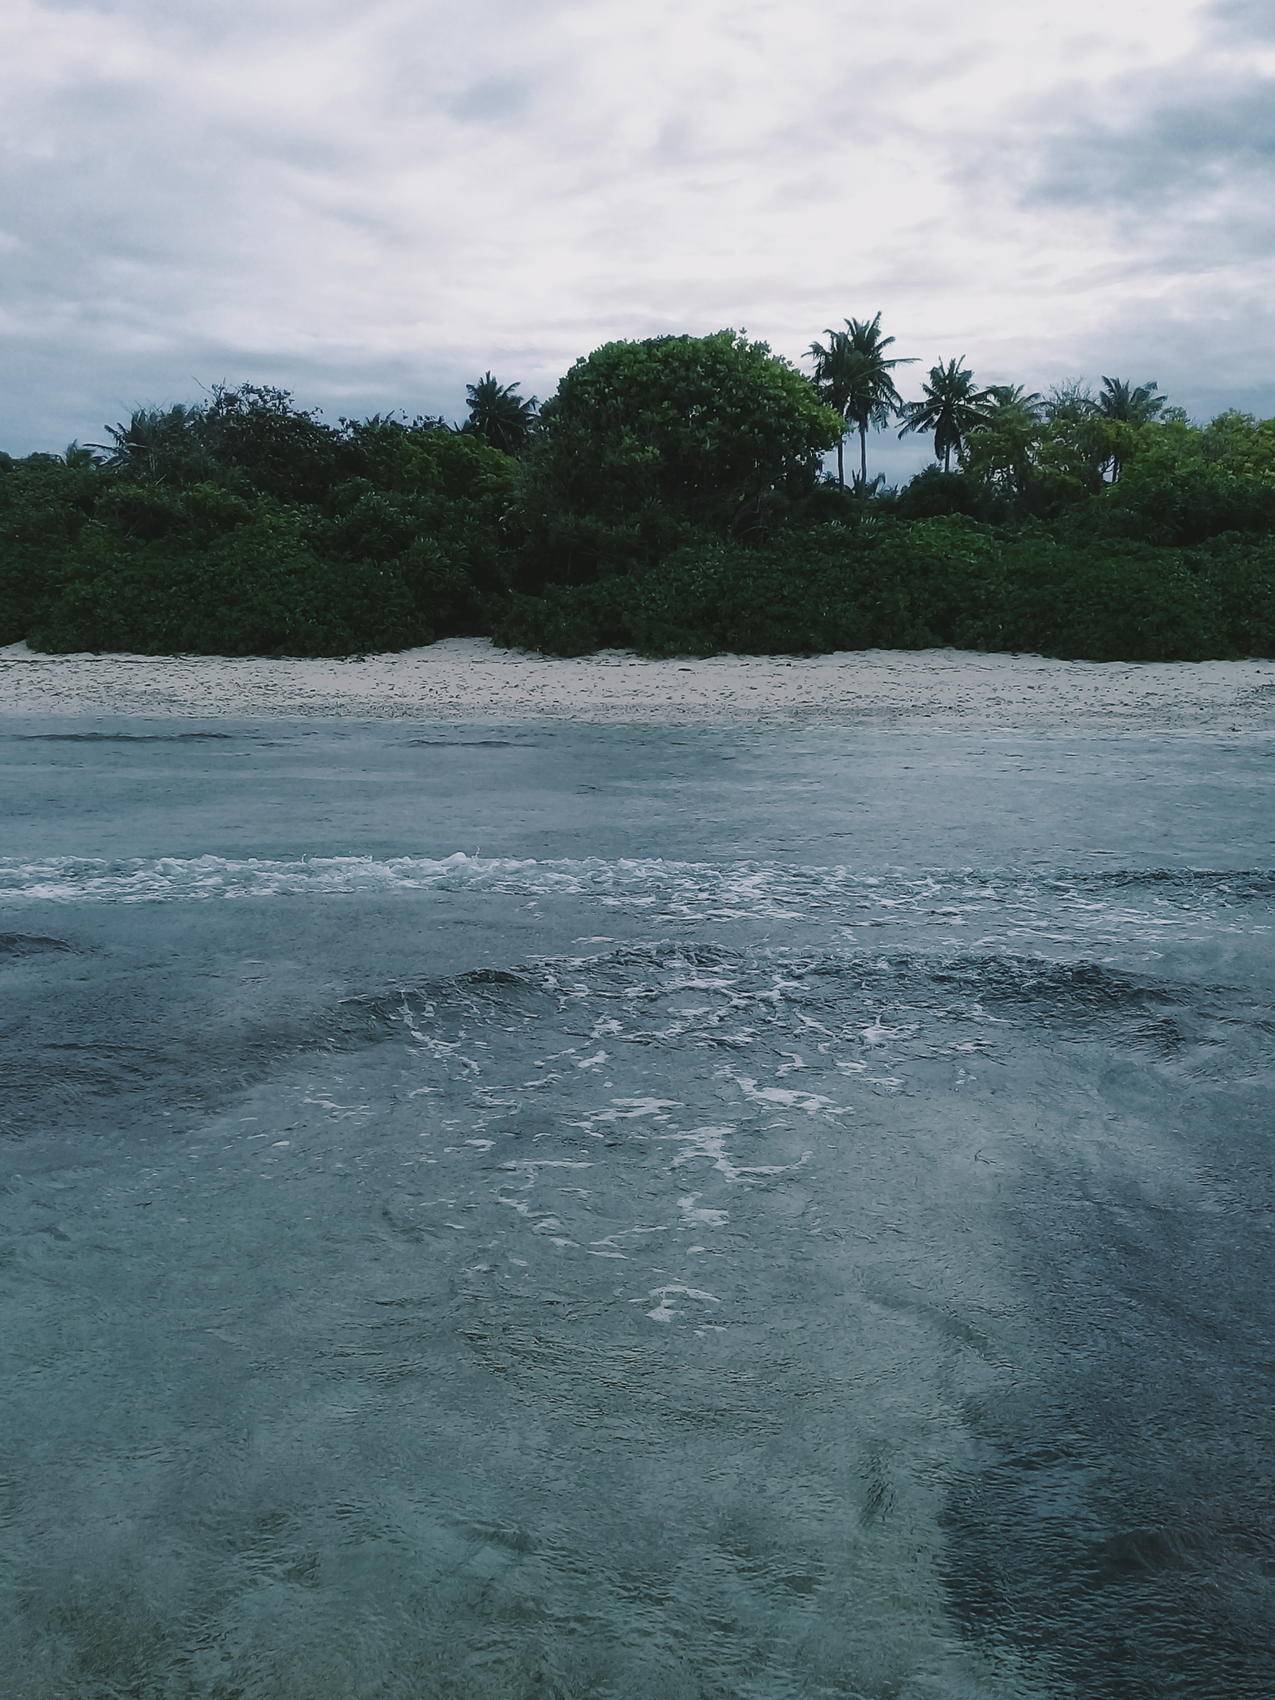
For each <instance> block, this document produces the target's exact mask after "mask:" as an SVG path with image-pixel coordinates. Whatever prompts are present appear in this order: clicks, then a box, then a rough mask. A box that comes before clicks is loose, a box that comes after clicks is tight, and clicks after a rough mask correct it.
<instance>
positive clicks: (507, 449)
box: [0, 313, 1275, 660]
mask: <svg viewBox="0 0 1275 1700" xmlns="http://www.w3.org/2000/svg"><path fill="white" fill-rule="evenodd" d="M843 323H844V329H842V330H832V329H829V330H827V331H825V332H824V335H823V338H822V339H821V340H818V341H815V342H813V343H812V344H811V346H810V348H809V350H808V354H807V358H806V362H805V363H804V369H803V367H802V366H797V365H793V364H790V363H789V362H788V361H786V360H784V359H782V358H780V357H779V356H777V355H775V354H774V353H773V352H772V351H771V350H770V349H769V348H768V347H767V345H766V344H765V343H762V342H757V341H753V340H749V339H748V338H747V337H745V336H743V335H740V334H738V333H736V332H733V331H721V332H717V333H715V334H713V335H710V336H661V337H652V338H647V339H645V340H641V341H617V342H611V343H607V344H606V345H604V346H603V347H601V348H599V349H596V350H595V351H594V352H593V353H592V354H590V355H588V356H587V357H585V358H584V359H582V360H579V361H577V362H576V364H575V365H574V366H572V367H571V369H570V371H568V372H567V373H566V375H565V376H564V377H563V379H562V381H561V383H560V384H559V385H558V387H557V390H556V392H555V394H554V395H553V396H551V397H550V398H549V399H548V400H547V401H545V402H544V403H543V405H541V404H539V403H538V402H537V400H536V398H535V397H533V396H526V395H524V394H523V391H522V387H521V386H520V385H519V384H517V383H512V382H507V381H503V380H501V379H498V378H497V377H495V376H493V374H492V373H491V372H486V373H484V374H483V376H482V377H481V378H479V379H477V380H476V381H475V382H474V383H473V384H471V385H470V386H469V388H468V391H467V406H466V412H465V416H464V417H463V418H462V419H461V420H460V421H459V422H457V423H456V424H449V423H448V422H447V421H446V420H444V419H442V418H438V417H435V416H431V415H417V416H415V417H411V418H408V417H405V416H403V415H400V414H389V413H384V414H377V415H373V416H371V417H368V418H358V419H353V418H342V419H338V420H337V421H336V422H335V423H333V422H330V421H328V420H325V419H324V418H323V416H322V415H321V414H320V413H319V412H318V411H316V410H314V409H312V408H306V407H303V406H300V405H299V404H298V403H297V402H296V401H295V400H294V399H293V397H292V396H291V395H290V394H288V393H287V392H286V391H283V390H279V389H276V388H272V387H270V386H267V385H254V384H245V385H241V386H239V387H237V388H232V387H219V388H216V389H214V390H213V391H212V392H211V393H210V394H209V395H207V396H206V397H205V399H203V400H202V401H200V402H197V403H193V404H190V403H179V404H175V405H172V406H167V407H142V408H138V409H136V410H135V411H134V412H133V413H132V414H131V415H130V417H129V418H127V419H125V420H121V421H119V422H117V423H115V424H112V425H110V426H107V427H104V428H103V430H102V431H101V432H100V434H99V438H98V440H94V441H91V442H88V443H84V444H81V443H73V444H71V445H70V446H69V448H68V449H67V450H66V451H65V453H63V454H61V455H53V454H29V455H26V456H21V457H12V456H5V455H0V643H9V642H13V641H15V640H17V639H25V640H26V641H27V642H29V643H30V644H32V645H33V646H34V647H36V648H38V649H43V650H47V651H66V650H99V651H100V650H123V651H134V652H145V653H170V652H194V653H201V652H202V653H224V654H238V655H248V654H265V655H272V654H294V655H346V654H357V653H361V652H365V651H368V650H374V649H375V650H384V649H394V648H401V647H405V646H408V645H415V644H422V643H429V642H431V641H433V640H434V639H436V638H439V637H445V636H449V635H479V634H485V635H493V636H495V637H497V638H498V639H500V640H502V641H504V642H508V643H512V644H518V645H522V646H525V647H529V648H535V649H540V650H543V651H547V652H551V653H579V652H582V651H587V650H590V649H594V648H597V647H599V646H602V645H612V644H618V645H630V646H632V647H634V648H636V649H638V650H640V651H642V652H644V653H648V654H703V653H708V652H711V651H714V650H724V649H726V650H738V651H744V652H766V651H786V652H793V653H802V652H812V651H820V650H828V649H855V648H861V647H864V646H875V645H884V646H892V647H925V646H930V645H936V644H957V645H962V646H968V647H974V648H981V649H1009V650H1033V651H1039V652H1043V653H1047V654H1053V655H1061V656H1078V657H1085V658H1088V659H1091V660H1115V659H1122V660H1163V659H1200V658H1205V657H1212V656H1244V655H1263V656H1271V655H1275V420H1271V419H1266V420H1261V419H1256V418H1254V417H1252V416H1250V415H1248V414H1244V413H1240V412H1228V413H1223V414H1221V415H1219V416H1218V417H1217V418H1215V419H1213V420H1211V421H1209V422H1207V423H1196V422H1193V421H1191V420H1190V419H1189V418H1188V417H1187V415H1186V414H1185V413H1184V412H1183V411H1182V410H1181V409H1180V408H1175V407H1174V406H1172V405H1171V403H1170V402H1169V400H1168V398H1166V397H1165V396H1163V395H1162V394H1161V393H1160V391H1159V388H1158V386H1157V384H1155V383H1154V382H1151V381H1149V380H1147V381H1135V380H1133V379H1127V378H1117V377H1109V376H1104V377H1103V378H1102V380H1101V386H1100V388H1099V389H1098V390H1097V391H1095V390H1093V389H1091V388H1090V387H1089V386H1088V385H1087V384H1086V383H1084V382H1083V381H1080V380H1076V381H1073V382H1069V383H1067V384H1065V385H1062V386H1056V387H1054V388H1052V389H1050V390H1048V391H1047V392H1045V393H1043V394H1042V393H1039V392H1037V391H1035V390H1032V389H1030V388H1029V387H1027V386H1026V385H1023V384H1019V383H1006V382H1000V383H984V382H981V381H980V380H979V379H978V377H977V376H976V375H975V373H974V371H973V369H972V368H971V367H970V366H969V364H968V362H967V361H966V359H965V358H963V357H962V358H955V359H945V360H942V361H939V362H937V363H936V364H935V365H933V366H932V367H930V368H929V371H928V376H927V377H926V378H924V379H923V380H922V382H921V384H920V385H919V394H917V395H916V396H915V397H914V398H912V399H906V400H905V399H904V398H903V396H902V395H901V394H900V391H899V388H898V384H899V382H900V380H901V378H902V375H903V370H904V368H906V366H907V365H909V364H910V360H909V359H908V357H906V356H902V355H899V354H898V353H896V352H894V338H893V337H890V336H886V335H885V334H884V332H883V330H882V325H881V315H880V314H879V313H878V314H876V315H875V316H873V317H871V318H866V317H865V318H860V319H856V318H847V319H845V320H844V321H843ZM891 425H894V426H897V428H898V429H899V432H900V435H902V436H917V437H919V438H921V439H922V440H925V441H928V442H929V443H930V444H931V446H932V449H933V454H934V463H933V464H932V465H931V466H929V467H928V468H927V469H926V470H924V471H922V472H920V473H919V474H918V475H917V476H916V477H914V478H912V479H911V480H909V481H908V482H907V483H905V484H904V485H903V486H902V487H900V488H886V487H884V486H883V483H882V480H881V479H880V478H879V477H877V478H874V479H871V480H870V479H869V477H868V436H869V434H870V433H871V432H873V431H881V430H885V429H887V428H889V427H890V426H891ZM850 433H854V434H855V435H856V436H857V438H858V445H857V446H858V462H859V466H858V473H857V475H856V476H855V477H854V479H853V480H852V481H851V483H850V485H849V486H848V487H847V483H846V479H845V473H844V441H845V438H846V436H847V435H849V434H850ZM834 454H835V466H836V471H835V473H834V474H833V475H831V476H829V474H828V473H827V472H826V471H825V465H826V463H827V460H828V458H829V457H830V456H833V455H834Z"/></svg>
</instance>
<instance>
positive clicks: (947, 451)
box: [899, 355, 992, 472]
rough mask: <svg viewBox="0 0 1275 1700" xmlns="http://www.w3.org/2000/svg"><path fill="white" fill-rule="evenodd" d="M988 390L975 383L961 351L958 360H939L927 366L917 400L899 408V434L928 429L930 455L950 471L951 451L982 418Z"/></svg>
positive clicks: (960, 445) (955, 450)
mask: <svg viewBox="0 0 1275 1700" xmlns="http://www.w3.org/2000/svg"><path fill="white" fill-rule="evenodd" d="M991 393H992V392H991V391H990V390H980V389H977V388H976V387H975V384H974V374H973V373H972V372H971V371H970V370H969V368H968V367H967V366H966V364H965V358H964V356H963V355H962V357H961V359H959V360H949V361H948V363H947V365H946V366H944V365H943V363H942V362H941V361H940V362H939V364H938V365H937V366H931V367H930V380H929V382H928V383H927V384H924V385H923V386H922V388H921V399H920V401H910V402H908V403H907V404H906V406H905V407H904V408H903V410H902V412H901V415H900V417H901V418H902V420H903V429H902V430H901V431H900V432H899V436H900V437H906V436H907V434H908V432H909V431H932V432H933V433H934V458H935V459H936V460H941V461H942V462H943V470H944V472H950V471H951V470H952V456H953V454H957V455H959V454H960V452H961V450H962V448H963V447H964V446H965V439H966V437H968V436H969V434H970V432H971V431H975V430H977V429H978V427H979V426H980V425H981V424H982V423H983V421H984V419H986V417H987V412H988V407H989V403H990V398H991Z"/></svg>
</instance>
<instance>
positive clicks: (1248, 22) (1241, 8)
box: [1209, 0, 1275, 41]
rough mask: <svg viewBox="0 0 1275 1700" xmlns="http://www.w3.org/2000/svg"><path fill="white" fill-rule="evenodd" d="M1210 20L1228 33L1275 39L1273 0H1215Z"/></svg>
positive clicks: (1247, 38) (1254, 38) (1260, 38)
mask: <svg viewBox="0 0 1275 1700" xmlns="http://www.w3.org/2000/svg"><path fill="white" fill-rule="evenodd" d="M1209 21H1210V22H1211V23H1212V24H1214V25H1215V26H1216V27H1217V28H1219V29H1220V30H1222V31H1223V33H1224V34H1227V35H1234V36H1238V37H1241V38H1243V39H1246V40H1252V41H1275V7H1272V5H1271V0H1214V3H1213V5H1212V7H1211V8H1210V11H1209Z"/></svg>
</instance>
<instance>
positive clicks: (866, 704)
mask: <svg viewBox="0 0 1275 1700" xmlns="http://www.w3.org/2000/svg"><path fill="white" fill-rule="evenodd" d="M0 713H17V714H32V713H36V714H38V713H47V714H150V715H188V716H198V717H217V716H223V715H227V716H229V715H234V716H245V717H254V716H261V715H285V716H307V717H310V716H315V717H322V716H340V715H349V716H358V717H365V718H386V719H417V720H468V721H489V722H497V721H505V722H509V721H517V720H527V719H538V718H546V719H552V720H565V721H606V722H634V723H658V722H698V723H701V724H713V723H725V722H750V721H751V722H774V721H788V722H794V723H800V724H809V725H819V724H840V723H847V722H869V723H875V724H884V725H891V724H902V723H909V722H925V723H927V724H930V725H936V726H940V727H941V726H950V727H953V728H956V727H969V728H973V729H979V728H987V729H992V728H1002V729H1006V730H1009V729H1024V730H1038V731H1066V730H1072V729H1075V730H1098V729H1106V730H1111V731H1148V732H1149V731H1166V730H1167V731H1182V732H1185V731H1211V732H1275V661H1206V662H1175V663H1151V664H1129V663H1123V662H1108V663H1097V662H1085V661H1050V660H1045V659H1043V658H1042V657H1040V656H1035V655H982V654H975V653H970V652H966V651H960V650H947V649H943V650H925V651H901V650H868V651H863V652H861V653H855V654H841V655H824V656H818V657H814V658H812V659H809V660H793V659H789V658H786V657H769V656H764V657H739V656H716V657H713V658H712V659H710V660H705V661H643V660H640V659H638V658H637V657H635V656H632V655H627V654H622V653H616V652H609V653H603V654H600V655H595V656H588V657H585V658H582V659H579V660H569V661H562V660H553V659H546V658H543V657H537V656H530V655H525V654H522V653H521V652H518V651H513V650H501V649H496V648H494V647H493V646H492V645H491V644H490V643H488V642H487V641H486V640H485V639H480V638H464V639H453V640H450V641H448V642H444V643H438V644H434V645H433V646H431V647H430V648H428V649H415V650H406V651H403V652H401V653H399V654H394V655H374V656H368V657H366V658H363V659H359V660H351V661H301V660H257V659H252V660H230V659H225V658H222V657H218V656H176V657H153V656H129V655H69V656H47V655H37V654H34V653H32V652H31V651H30V650H28V649H27V648H26V647H25V645H22V644H14V645H10V646H9V647H8V648H0Z"/></svg>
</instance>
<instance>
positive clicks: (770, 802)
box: [0, 719, 1275, 1700]
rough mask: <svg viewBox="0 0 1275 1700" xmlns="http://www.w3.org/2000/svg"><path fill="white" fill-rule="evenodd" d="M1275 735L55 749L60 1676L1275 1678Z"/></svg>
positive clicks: (287, 1682) (40, 1605)
mask: <svg viewBox="0 0 1275 1700" xmlns="http://www.w3.org/2000/svg"><path fill="white" fill-rule="evenodd" d="M1273 759H1275V749H1273V747H1272V745H1271V744H1270V743H1269V742H1262V741H1257V740H1252V739H1244V740H1240V739H1236V740H1234V741H1231V742H1227V741H1225V740H1219V739H1216V738H1209V739H1205V738H1200V739H1192V738H1184V737H1180V736H1179V737H1174V738H1164V739H1139V738H1130V737H1127V736H1125V737H1118V738H1117V737H1113V738H1109V739H1103V738H1093V737H1089V738H1070V737H1066V736H1063V735H1058V736H1054V737H1036V738H1016V737H1012V736H1007V735H1002V736H996V735H988V734H958V733H951V732H948V733H938V732H922V731H916V730H901V731H882V730H871V731H856V730H852V729H842V730H832V729H824V730H820V731H794V730H791V729H789V730H775V731H765V732H759V731H751V730H736V731H723V730H718V729H696V728H684V729H677V728H665V729H652V728H643V729H633V728H629V729H626V728H622V727H610V728H593V729H589V728H574V729H572V728H565V727H559V728H553V729H550V728H545V727H543V726H522V727H511V728H505V729H501V730H497V731H485V730H484V731H480V730H474V729H464V728H462V729H457V728H455V727H451V728H445V727H438V726H413V725H410V724H404V723H390V724H387V723H380V724H358V723H349V722H343V723H319V722H308V723H290V722H272V723H256V724H252V723H246V722H243V723H240V722H218V723H216V725H212V724H211V723H197V722H191V723H187V722H178V723H174V722H159V721H145V720H129V721H122V720H118V721H110V720H92V721H88V720H71V719H67V720H62V721H56V722H48V721H44V722H35V721H32V720H19V719H9V720H7V721H3V722H0V1045H2V1051H0V1069H2V1071H3V1072H2V1075H0V1092H2V1096H0V1162H2V1165H3V1167H2V1168H0V1235H2V1237H0V1347H2V1350H3V1360H2V1361H3V1364H4V1376H3V1379H2V1380H0V1434H3V1436H4V1437H5V1441H4V1450H3V1455H2V1456H0V1580H2V1582H3V1591H2V1595H0V1669H3V1670H4V1671H5V1672H6V1673H7V1676H6V1679H5V1692H6V1693H12V1694H13V1695H14V1696H15V1697H20V1700H28V1697H29V1700H54V1697H56V1700H115V1697H125V1696H127V1697H129V1700H134V1697H143V1700H152V1697H153V1700H159V1697H164V1700H168V1697H180V1700H273V1697H276V1696H278V1697H286V1700H293V1697H295V1700H328V1697H331V1700H371V1697H377V1700H398V1697H400V1696H401V1697H404V1700H407V1697H409V1696H411V1697H416V1696H431V1697H432V1696H439V1697H445V1700H475V1697H480V1696H481V1697H493V1700H545V1697H560V1700H568V1697H569V1700H584V1697H586V1696H588V1697H599V1700H601V1697H606V1700H612V1697H614V1700H648V1697H650V1700H654V1697H657V1696H658V1697H661V1700H664V1697H668V1700H696V1697H704V1700H708V1697H713V1700H718V1697H721V1700H726V1697H735V1696H739V1697H748V1700H754V1697H756V1700H797V1697H803V1700H804V1697H807V1696H809V1697H814V1696H819V1697H824V1696H827V1697H833V1696H836V1697H838V1700H842V1697H855V1696H862V1697H864V1700H948V1697H953V1700H965V1697H971V1700H972V1697H976V1696H977V1697H987V1700H993V1697H995V1700H1000V1697H1005V1700H1009V1697H1014V1700H1018V1697H1022V1700H1037V1697H1041V1700H1044V1697H1049V1700H1053V1697H1060V1700H1061V1697H1068V1696H1084V1697H1094V1700H1107V1697H1112V1700H1115V1697H1121V1700H1122V1697H1126V1696H1127V1697H1130V1700H1164V1697H1171V1696H1179V1695H1180V1696H1184V1697H1185V1696H1188V1695H1189V1696H1192V1697H1194V1700H1211V1697H1217V1700H1246V1697H1249V1696H1252V1697H1259V1696H1269V1695H1271V1694H1272V1693H1275V1650H1273V1647H1272V1624H1273V1622H1275V1517H1273V1515H1272V1504H1273V1503H1275V1497H1273V1494H1272V1489H1273V1487H1275V1480H1273V1478H1275V1465H1273V1459H1275V1416H1273V1414H1272V1413H1273V1410H1275V1403H1273V1398H1272V1395H1273V1394H1275V1348H1273V1346H1272V1338H1273V1332H1275V1298H1273V1296H1272V1294H1273V1291H1275V1289H1273V1287H1272V1282H1271V1268H1272V1262H1271V1252H1272V1227H1273V1224H1275V1153H1273V1146H1272V1137H1273V1136H1272V1103H1273V1098H1275V1094H1273V1091H1272V1088H1273V1086H1275V847H1273V844H1272V838H1273V836H1275V809H1273V808H1272V804H1271V801H1270V790H1271V780H1272V775H1273V774H1275V768H1273V766H1272V761H1273Z"/></svg>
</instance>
